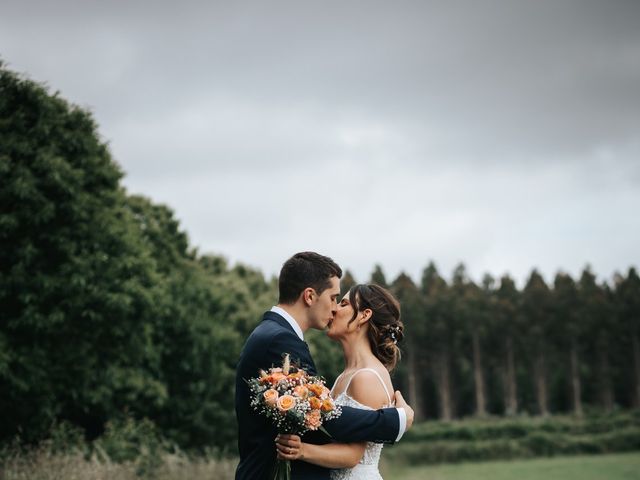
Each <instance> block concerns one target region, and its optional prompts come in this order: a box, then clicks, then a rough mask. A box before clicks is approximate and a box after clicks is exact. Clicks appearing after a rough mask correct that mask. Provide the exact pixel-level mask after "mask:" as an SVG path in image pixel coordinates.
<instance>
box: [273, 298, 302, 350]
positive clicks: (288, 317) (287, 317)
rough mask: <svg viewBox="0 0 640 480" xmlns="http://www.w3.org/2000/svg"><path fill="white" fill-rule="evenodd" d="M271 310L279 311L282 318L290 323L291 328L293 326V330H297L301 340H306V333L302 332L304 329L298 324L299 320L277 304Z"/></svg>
mask: <svg viewBox="0 0 640 480" xmlns="http://www.w3.org/2000/svg"><path fill="white" fill-rule="evenodd" d="M271 311H272V312H274V313H277V314H278V315H280V316H281V317H282V318H284V319H285V320H286V321H287V322H288V323H289V325H291V328H293V331H294V332H296V334H297V335H298V337H300V340H302V341H303V342H304V334H303V333H302V329H301V328H300V325H298V322H296V321H295V320H294V318H293V317H292V316H291V315H289V313H288V312H287V311H286V310H284V309H283V308H280V307H278V306H275V307H271Z"/></svg>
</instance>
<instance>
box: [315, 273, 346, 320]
mask: <svg viewBox="0 0 640 480" xmlns="http://www.w3.org/2000/svg"><path fill="white" fill-rule="evenodd" d="M330 282H331V286H330V287H329V288H327V289H325V290H324V291H323V292H322V293H321V294H320V295H319V296H317V297H316V301H315V302H314V304H313V305H312V306H311V309H310V311H309V314H310V322H309V326H310V327H311V328H315V329H318V330H324V329H325V328H327V325H328V324H329V322H330V321H331V320H333V316H334V315H335V314H336V310H338V295H340V279H339V278H338V277H331V278H330Z"/></svg>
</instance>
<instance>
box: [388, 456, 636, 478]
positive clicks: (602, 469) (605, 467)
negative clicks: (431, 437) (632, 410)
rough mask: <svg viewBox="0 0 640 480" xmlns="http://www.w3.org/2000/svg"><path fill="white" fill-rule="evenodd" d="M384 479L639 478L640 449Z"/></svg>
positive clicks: (393, 474) (406, 472)
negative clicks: (639, 450)
mask: <svg viewBox="0 0 640 480" xmlns="http://www.w3.org/2000/svg"><path fill="white" fill-rule="evenodd" d="M382 476H383V477H384V479H385V480H640V452H633V453H622V454H610V455H593V456H576V457H554V458H537V459H531V460H515V461H499V462H483V463H460V464H449V465H431V466H420V467H404V468H400V469H395V468H393V467H392V466H391V465H389V464H386V465H383V468H382Z"/></svg>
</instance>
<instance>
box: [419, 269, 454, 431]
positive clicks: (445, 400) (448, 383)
mask: <svg viewBox="0 0 640 480" xmlns="http://www.w3.org/2000/svg"><path fill="white" fill-rule="evenodd" d="M421 291H422V294H423V298H424V302H425V326H424V331H425V335H424V337H423V339H424V340H423V342H424V345H425V347H426V350H427V355H428V357H427V358H428V362H429V365H430V367H431V368H430V371H431V374H432V376H433V378H434V382H435V386H436V390H437V397H438V409H439V411H438V416H439V418H440V419H441V420H445V421H448V420H451V419H453V416H454V414H455V402H454V398H453V391H452V383H453V380H452V372H451V370H452V365H451V362H452V358H451V355H452V349H453V348H454V336H455V332H454V330H455V328H454V324H453V321H454V315H453V312H452V302H451V297H450V293H449V287H448V285H447V283H446V281H445V280H444V279H443V278H442V277H441V276H440V274H439V273H438V270H437V268H436V266H435V264H434V263H433V262H430V263H429V265H428V266H427V267H426V268H425V269H424V271H423V273H422V282H421Z"/></svg>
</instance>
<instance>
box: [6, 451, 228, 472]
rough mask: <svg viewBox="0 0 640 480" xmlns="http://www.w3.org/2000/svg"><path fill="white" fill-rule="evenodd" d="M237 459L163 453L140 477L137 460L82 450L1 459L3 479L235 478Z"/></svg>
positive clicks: (36, 452) (20, 455)
mask: <svg viewBox="0 0 640 480" xmlns="http://www.w3.org/2000/svg"><path fill="white" fill-rule="evenodd" d="M235 466H236V462H235V461H234V460H224V459H222V460H215V459H200V460H194V459H188V458H186V457H184V456H179V455H168V454H167V455H164V456H163V457H162V458H161V465H160V466H159V467H158V468H157V469H155V470H153V472H150V473H148V474H147V475H144V476H140V475H139V473H140V465H139V464H137V463H136V462H123V463H115V462H111V461H109V460H107V461H104V460H103V461H98V460H97V459H96V458H95V457H93V458H90V459H86V458H85V456H84V455H83V454H81V453H66V454H55V453H51V452H48V451H46V450H43V449H41V450H36V451H32V452H29V453H28V454H19V455H13V456H10V457H8V458H5V459H3V460H2V461H0V479H1V480H143V479H150V478H152V479H154V480H200V479H202V480H204V479H215V480H232V479H233V477H234V473H235Z"/></svg>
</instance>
